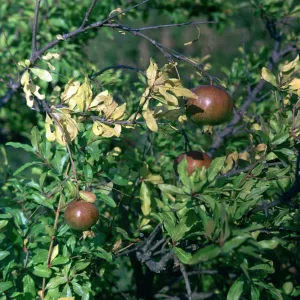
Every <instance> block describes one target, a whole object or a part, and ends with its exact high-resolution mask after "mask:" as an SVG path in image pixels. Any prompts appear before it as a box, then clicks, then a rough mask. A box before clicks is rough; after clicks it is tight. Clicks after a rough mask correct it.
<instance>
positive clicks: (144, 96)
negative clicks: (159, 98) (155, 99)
mask: <svg viewBox="0 0 300 300" xmlns="http://www.w3.org/2000/svg"><path fill="white" fill-rule="evenodd" d="M149 95H150V88H149V87H147V88H146V89H145V91H144V93H143V95H142V97H141V99H140V105H142V104H143V105H144V107H143V109H146V108H147V107H148V103H149V99H150V97H149ZM146 99H148V101H146ZM145 101H146V103H145Z"/></svg>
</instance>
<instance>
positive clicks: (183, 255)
mask: <svg viewBox="0 0 300 300" xmlns="http://www.w3.org/2000/svg"><path fill="white" fill-rule="evenodd" d="M173 249H174V251H175V254H176V256H177V257H178V259H179V260H180V261H181V262H182V263H184V264H187V263H188V262H189V260H190V259H191V258H192V254H191V253H189V252H186V251H184V250H183V249H181V248H179V247H174V248H173Z"/></svg>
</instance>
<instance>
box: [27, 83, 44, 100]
mask: <svg viewBox="0 0 300 300" xmlns="http://www.w3.org/2000/svg"><path fill="white" fill-rule="evenodd" d="M28 88H29V89H30V91H31V93H32V94H34V95H35V96H36V97H37V98H38V99H40V100H44V99H45V95H42V94H40V93H39V90H40V87H39V86H37V85H35V84H32V83H29V84H28Z"/></svg>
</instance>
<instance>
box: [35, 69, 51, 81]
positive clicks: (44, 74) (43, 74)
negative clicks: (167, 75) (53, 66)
mask: <svg viewBox="0 0 300 300" xmlns="http://www.w3.org/2000/svg"><path fill="white" fill-rule="evenodd" d="M30 71H31V72H32V73H33V74H34V75H36V76H37V77H39V78H40V79H41V80H43V81H47V82H50V81H52V75H51V74H50V72H49V71H47V70H44V69H38V68H30Z"/></svg>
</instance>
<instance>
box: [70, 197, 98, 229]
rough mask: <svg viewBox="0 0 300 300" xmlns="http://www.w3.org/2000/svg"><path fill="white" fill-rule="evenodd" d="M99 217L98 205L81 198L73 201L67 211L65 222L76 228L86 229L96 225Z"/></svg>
mask: <svg viewBox="0 0 300 300" xmlns="http://www.w3.org/2000/svg"><path fill="white" fill-rule="evenodd" d="M98 218H99V211H98V209H97V207H96V206H95V205H94V204H92V203H89V202H86V201H83V200H80V201H73V202H71V203H70V204H69V205H68V207H67V209H66V211H65V222H66V223H67V224H68V226H69V227H70V228H72V229H74V230H78V231H84V230H87V229H89V228H91V227H92V226H93V225H95V224H96V223H97V221H98Z"/></svg>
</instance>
